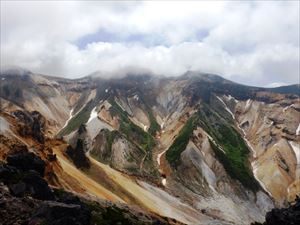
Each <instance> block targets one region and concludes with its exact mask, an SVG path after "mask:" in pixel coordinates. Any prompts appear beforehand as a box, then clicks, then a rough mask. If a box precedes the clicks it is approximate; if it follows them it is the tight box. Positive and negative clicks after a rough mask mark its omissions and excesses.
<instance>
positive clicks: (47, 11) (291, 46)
mask: <svg viewBox="0 0 300 225" xmlns="http://www.w3.org/2000/svg"><path fill="white" fill-rule="evenodd" d="M100 30H105V31H106V32H109V33H111V34H114V36H119V37H130V36H131V35H142V36H143V37H148V38H150V39H155V40H156V39H157V40H160V41H161V43H157V44H156V45H154V46H153V45H151V46H149V45H147V43H145V40H143V39H141V40H135V42H130V41H122V40H120V41H119V42H109V41H108V42H102V41H99V40H97V39H95V40H93V41H94V42H93V43H89V44H87V45H86V47H85V48H84V49H80V48H78V46H77V45H76V44H75V43H76V41H78V40H80V39H84V37H85V36H86V35H89V34H93V33H97V32H98V31H100ZM201 32H204V36H201V35H202V34H201ZM1 65H2V66H3V65H18V66H22V67H25V68H28V69H30V70H32V71H35V72H40V73H45V74H53V75H59V76H65V77H78V76H84V75H86V74H89V73H92V72H94V71H96V70H102V71H107V72H118V71H120V70H121V71H122V70H125V69H126V68H132V67H134V68H145V69H148V70H150V71H153V72H154V73H158V74H165V75H179V74H182V73H184V72H185V71H186V70H189V69H190V70H201V71H203V72H211V73H218V74H221V75H223V76H225V77H227V78H229V79H234V80H235V81H239V82H242V83H246V84H252V85H267V84H269V83H296V82H298V76H299V72H300V71H299V67H300V66H299V2H298V1H295V2H275V1H274V2H254V3H253V2H219V1H213V2H212V1H210V2H205V1H200V2H178V1H176V2H169V1H168V2H151V1H149V2H117V3H116V2H94V1H93V2H78V1H75V2H69V1H68V2H67V1H64V2H38V1H33V2H28V1H26V2H25V1H20V2H15V1H13V2H5V1H1Z"/></svg>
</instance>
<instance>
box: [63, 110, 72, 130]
mask: <svg viewBox="0 0 300 225" xmlns="http://www.w3.org/2000/svg"><path fill="white" fill-rule="evenodd" d="M73 110H74V109H71V111H70V114H69V118H68V119H67V121H66V122H65V124H64V125H63V127H62V128H61V129H60V130H62V129H64V128H65V127H66V126H67V125H68V123H69V121H70V120H71V119H72V118H73V116H74V115H73Z"/></svg>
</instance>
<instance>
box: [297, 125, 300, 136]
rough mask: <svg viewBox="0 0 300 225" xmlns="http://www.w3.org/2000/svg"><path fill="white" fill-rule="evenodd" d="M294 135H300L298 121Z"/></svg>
mask: <svg viewBox="0 0 300 225" xmlns="http://www.w3.org/2000/svg"><path fill="white" fill-rule="evenodd" d="M296 135H300V123H299V125H298V128H297V130H296Z"/></svg>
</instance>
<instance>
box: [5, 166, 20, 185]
mask: <svg viewBox="0 0 300 225" xmlns="http://www.w3.org/2000/svg"><path fill="white" fill-rule="evenodd" d="M19 179H20V172H19V170H18V169H17V168H15V167H13V166H9V165H0V181H2V182H4V183H5V184H9V183H14V182H17V181H18V180H19Z"/></svg>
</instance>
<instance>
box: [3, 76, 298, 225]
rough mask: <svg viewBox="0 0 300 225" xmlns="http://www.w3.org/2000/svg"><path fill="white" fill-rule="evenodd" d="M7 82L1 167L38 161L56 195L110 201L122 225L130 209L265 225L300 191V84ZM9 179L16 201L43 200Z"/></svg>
mask: <svg viewBox="0 0 300 225" xmlns="http://www.w3.org/2000/svg"><path fill="white" fill-rule="evenodd" d="M0 79H1V84H0V88H1V89H0V90H1V91H0V97H1V112H0V118H1V123H0V124H1V134H0V135H1V142H0V146H1V160H2V161H3V162H5V161H7V159H8V158H7V157H9V156H10V155H13V154H20V152H33V153H34V154H35V155H37V156H38V157H40V158H41V160H43V161H44V163H45V165H46V166H45V168H46V173H45V174H44V175H43V179H45V180H46V181H47V182H48V183H49V184H51V187H55V188H62V189H64V190H66V191H71V192H72V193H75V194H76V195H77V194H79V195H80V196H81V197H83V198H87V199H89V201H100V200H101V199H105V200H108V201H111V202H112V203H111V204H116V206H115V207H117V208H118V215H120V216H121V215H123V216H124V214H121V211H123V210H124V208H123V207H124V206H120V205H118V204H119V203H122V204H128V205H129V206H130V207H138V208H139V209H138V210H142V211H143V213H145V215H148V214H149V213H150V214H153V215H154V217H148V219H147V220H143V221H141V223H140V224H153V223H154V222H155V221H156V220H160V221H163V220H165V218H168V219H166V220H165V223H167V224H173V223H175V224H176V223H177V224H180V223H184V224H250V223H252V222H255V221H257V222H263V221H264V218H265V214H266V213H267V212H268V211H269V210H271V209H272V208H273V207H282V206H286V205H287V204H288V202H292V201H293V200H294V199H295V197H296V195H297V194H299V188H300V186H299V184H300V183H299V157H298V156H299V143H300V139H299V138H300V136H299V135H300V133H299V132H300V128H299V126H300V102H299V89H300V87H299V85H292V86H288V87H286V86H285V87H278V88H261V87H251V86H245V85H241V84H238V83H235V82H232V81H230V80H227V79H224V78H222V77H221V76H218V75H213V74H205V73H199V72H192V71H188V72H186V73H185V74H183V75H182V76H178V77H168V76H166V77H164V76H156V75H153V74H147V73H142V74H138V73H133V74H126V75H124V76H120V77H118V78H116V77H115V78H111V79H107V78H105V79H103V78H101V77H100V76H97V75H95V74H94V75H90V76H87V77H83V78H80V79H74V80H72V79H64V78H58V77H51V76H44V75H40V74H34V73H32V72H27V73H24V71H23V72H20V70H9V71H8V72H2V73H1V77H0ZM11 87H13V88H11ZM22 154H23V153H22ZM20 160H21V159H20ZM24 166H28V165H27V164H24ZM19 170H20V172H18V173H23V172H25V171H23V170H24V169H23V167H22V168H20V169H19ZM6 171H7V166H5V164H4V166H2V167H1V169H0V173H1V174H7V173H8V172H6ZM10 173H12V172H9V173H8V174H10ZM11 176H14V175H13V174H12V175H9V176H8V177H11ZM5 177H7V176H4V177H3V178H1V179H2V182H4V184H6V185H8V188H9V190H10V193H11V195H12V196H16V197H20V196H21V197H22V198H26V196H33V197H34V196H38V195H36V193H39V192H38V191H39V190H38V189H34V188H33V189H32V188H31V189H30V187H27V186H26V185H27V184H26V183H25V184H26V185H25V186H24V187H25V188H21V186H22V185H23V183H24V181H23V180H18V179H17V180H14V179H13V180H7V179H8V178H5ZM24 179H25V178H24ZM26 179H27V178H26ZM39 179H42V178H39ZM34 182H37V181H34ZM17 187H18V189H16V188H17ZM27 190H32V191H33V192H32V191H30V192H28V191H27ZM16 191H17V192H16ZM50 192H51V190H50ZM42 193H43V192H42ZM42 196H43V195H42ZM54 201H60V200H59V197H55V200H54ZM35 204H36V203H35ZM55 204H57V203H55ZM76 204H79V206H80V207H85V206H84V205H82V204H83V203H78V202H77V203H76ZM88 204H92V203H88ZM24 207H25V206H24ZM47 207H50V206H47ZM61 207H69V206H61ZM99 207H100V208H97V209H96V208H93V209H92V211H89V212H88V214H87V215H90V217H89V218H90V219H85V222H86V223H87V224H90V223H91V221H94V220H95V219H96V217H95V215H99V213H100V212H99V210H100V211H101V210H105V207H107V206H103V205H102V206H99ZM101 207H103V209H102V208H101ZM62 210H63V209H62ZM126 212H127V211H126ZM129 212H130V213H133V214H135V209H130V210H129ZM100 214H101V213H100ZM125 214H126V213H125ZM102 215H104V214H103V213H102ZM10 218H11V219H10V220H11V221H14V219H13V217H10ZM41 218H42V219H41V221H44V220H45V219H46V221H52V222H54V221H56V218H54V217H52V216H50V217H45V215H44V214H41ZM108 218H109V220H107V221H111V219H112V218H113V217H110V216H108ZM122 218H123V217H122ZM122 218H121V217H120V218H119V219H120V220H119V222H120V221H121V220H123V219H122ZM155 218H157V219H155ZM159 218H160V219H159ZM33 219H34V218H33V217H30V216H27V217H26V220H29V221H31V220H33ZM59 219H60V220H63V219H62V218H59ZM130 220H131V219H130ZM98 221H102V222H99V223H98V224H102V223H103V222H104V221H105V220H104V219H99V220H98ZM176 221H177V222H176ZM129 223H131V224H139V223H137V222H134V221H133V220H132V221H131V222H129ZM61 224H63V222H61ZM79 224H81V223H79ZM108 224H114V222H112V221H111V222H108Z"/></svg>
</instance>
